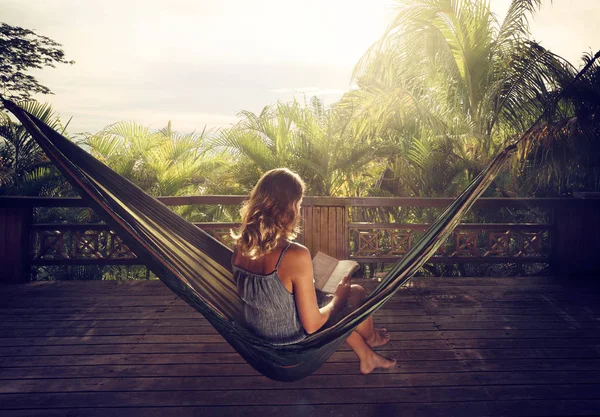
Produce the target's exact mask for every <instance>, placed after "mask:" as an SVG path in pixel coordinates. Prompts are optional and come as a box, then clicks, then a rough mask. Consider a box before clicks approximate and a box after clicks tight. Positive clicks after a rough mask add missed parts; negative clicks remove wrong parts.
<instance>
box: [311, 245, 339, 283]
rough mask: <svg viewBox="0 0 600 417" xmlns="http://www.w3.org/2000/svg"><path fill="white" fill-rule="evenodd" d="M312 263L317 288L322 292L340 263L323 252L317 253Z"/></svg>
mask: <svg viewBox="0 0 600 417" xmlns="http://www.w3.org/2000/svg"><path fill="white" fill-rule="evenodd" d="M312 262H313V277H314V279H315V288H316V289H318V290H322V289H323V286H324V285H325V284H326V283H327V280H328V279H329V277H330V276H331V274H332V273H333V271H334V270H335V267H336V266H337V265H338V262H339V261H338V260H337V259H335V258H334V257H332V256H329V255H327V254H325V253H323V252H317V254H316V255H315V257H314V258H313V260H312Z"/></svg>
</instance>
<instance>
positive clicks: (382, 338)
mask: <svg viewBox="0 0 600 417" xmlns="http://www.w3.org/2000/svg"><path fill="white" fill-rule="evenodd" d="M350 288H351V291H352V292H351V293H350V297H348V303H347V304H348V308H349V309H350V310H352V311H354V310H356V308H358V307H359V306H360V305H361V304H362V303H363V302H364V301H365V299H366V298H367V292H366V291H365V289H364V288H363V287H361V286H360V285H352V286H351V287H350ZM355 331H356V332H358V333H359V334H360V335H361V336H362V337H363V339H365V341H366V342H367V344H368V345H369V346H371V347H376V346H381V345H385V344H386V343H387V342H389V340H390V335H389V334H388V332H387V329H385V328H381V329H377V328H375V325H374V323H373V316H369V318H367V319H366V320H364V321H363V322H362V323H360V324H359V325H358V326H357V327H356V329H355Z"/></svg>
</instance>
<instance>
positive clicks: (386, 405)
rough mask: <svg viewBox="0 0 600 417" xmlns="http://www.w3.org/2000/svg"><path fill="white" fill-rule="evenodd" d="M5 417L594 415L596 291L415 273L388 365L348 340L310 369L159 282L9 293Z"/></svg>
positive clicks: (1, 372)
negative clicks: (252, 359)
mask: <svg viewBox="0 0 600 417" xmlns="http://www.w3.org/2000/svg"><path fill="white" fill-rule="evenodd" d="M0 291H1V294H0V415H2V416H4V417H9V416H11V417H12V416H49V415H52V416H77V417H79V416H82V417H83V416H90V417H91V416H117V415H118V416H132V417H136V416H144V417H153V416H161V417H163V416H169V417H170V416H200V415H201V416H242V415H243V416H271V415H279V416H296V415H297V416H303V417H306V416H313V415H318V416H320V415H327V416H338V415H339V416H344V417H353V416H357V417H358V416H360V417H365V416H375V415H377V416H388V415H390V416H391V415H401V416H417V415H425V416H449V415H457V416H487V415H495V416H529V415H532V416H533V415H535V416H554V415H598V414H600V333H599V332H598V329H599V328H600V303H599V302H598V299H599V297H598V296H599V293H600V286H598V285H596V284H592V283H591V282H589V281H588V282H579V281H577V282H573V281H570V280H569V279H566V278H565V279H550V278H502V279H500V278H458V279H448V278H446V279H439V278H438V279H435V278H433V279H430V278H427V279H424V278H420V279H415V280H413V282H412V284H411V286H410V287H409V288H405V289H403V290H401V291H399V292H398V293H397V295H396V296H395V297H394V298H393V299H392V300H390V301H389V302H388V303H387V304H386V305H385V306H384V309H382V310H380V311H379V312H378V313H376V315H375V320H376V322H377V323H378V324H379V325H381V326H385V327H387V328H388V330H389V331H390V332H391V336H392V341H391V342H390V343H389V344H388V345H386V346H383V347H381V348H379V349H378V350H379V351H380V352H382V353H383V354H384V355H386V356H390V357H395V358H397V359H398V365H397V367H396V368H395V369H393V370H391V371H384V372H379V373H373V374H371V375H367V376H364V375H360V374H359V371H358V362H357V360H356V358H355V356H354V354H353V353H352V352H351V351H349V350H348V348H347V347H345V346H344V347H342V348H341V349H340V350H339V351H338V352H336V353H335V354H334V355H333V356H332V357H331V358H330V360H329V361H328V362H327V363H326V364H325V365H324V366H323V367H322V368H321V369H319V370H318V371H317V372H316V373H315V374H314V375H311V376H310V377H308V378H306V379H304V380H301V381H298V382H294V383H279V382H274V381H271V380H268V379H267V378H265V377H263V376H261V375H259V374H258V373H257V372H255V371H254V370H253V369H252V368H251V367H250V366H249V365H247V364H246V363H245V362H244V361H243V360H242V359H241V357H240V356H239V355H238V354H237V353H235V352H234V351H233V349H231V347H230V346H229V345H228V344H227V343H226V342H225V341H224V340H223V339H222V338H221V337H220V336H219V335H218V333H216V332H215V331H214V330H213V328H212V327H211V326H210V325H209V324H208V323H207V322H206V321H205V320H204V319H203V318H202V316H201V315H200V314H199V313H196V311H195V310H193V309H192V308H191V307H189V306H188V305H187V304H185V303H184V302H183V301H181V300H180V299H179V298H177V297H176V296H174V295H173V294H172V293H171V292H170V291H169V290H168V289H167V288H166V287H165V286H164V285H163V284H162V283H160V282H156V281H151V282H148V281H136V282H126V283H120V284H119V283H117V282H105V281H99V282H96V281H94V282H52V283H30V284H25V285H18V286H0Z"/></svg>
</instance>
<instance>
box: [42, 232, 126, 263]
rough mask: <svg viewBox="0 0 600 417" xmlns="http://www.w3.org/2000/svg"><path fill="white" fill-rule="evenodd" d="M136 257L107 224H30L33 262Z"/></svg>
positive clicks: (121, 260)
mask: <svg viewBox="0 0 600 417" xmlns="http://www.w3.org/2000/svg"><path fill="white" fill-rule="evenodd" d="M136 260H137V257H136V255H135V254H134V253H133V252H132V251H131V250H130V249H129V248H128V247H127V245H125V244H124V243H123V241H122V240H121V239H120V238H119V236H117V235H116V234H115V233H114V232H113V231H112V230H110V229H109V228H108V226H106V225H102V224H98V225H73V224H68V225H60V224H56V225H52V224H36V225H33V226H32V237H31V263H32V264H58V263H64V264H80V263H104V264H117V263H120V264H122V263H136Z"/></svg>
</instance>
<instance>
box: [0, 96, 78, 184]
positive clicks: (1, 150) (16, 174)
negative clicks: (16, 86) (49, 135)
mask: <svg viewBox="0 0 600 417" xmlns="http://www.w3.org/2000/svg"><path fill="white" fill-rule="evenodd" d="M19 104H20V106H21V107H23V108H24V109H25V110H27V111H28V112H29V113H31V114H32V115H34V116H36V117H37V118H39V119H40V120H42V121H44V122H45V123H47V124H48V125H49V126H51V127H52V128H53V129H56V130H58V131H60V132H62V133H63V134H65V129H66V126H63V125H62V123H61V121H60V117H59V116H58V115H57V114H56V113H55V112H54V110H53V109H52V106H50V105H49V104H41V103H38V102H35V101H28V102H22V103H19ZM67 125H68V123H67ZM0 161H1V162H2V163H1V164H0V194H14V195H59V194H61V195H66V194H69V193H70V192H71V191H70V187H69V185H68V184H67V183H66V181H65V180H64V179H63V177H62V176H61V175H60V173H59V172H58V170H57V169H56V168H54V166H53V165H52V164H51V163H50V161H49V160H48V158H47V157H46V155H45V153H44V152H43V151H42V149H41V148H40V147H39V145H38V144H37V143H36V142H35V140H34V139H33V138H32V137H31V135H30V134H29V133H28V132H27V130H26V129H25V127H24V126H23V125H21V124H20V123H18V122H15V121H13V120H12V119H11V118H10V117H8V115H6V114H4V113H0Z"/></svg>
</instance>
